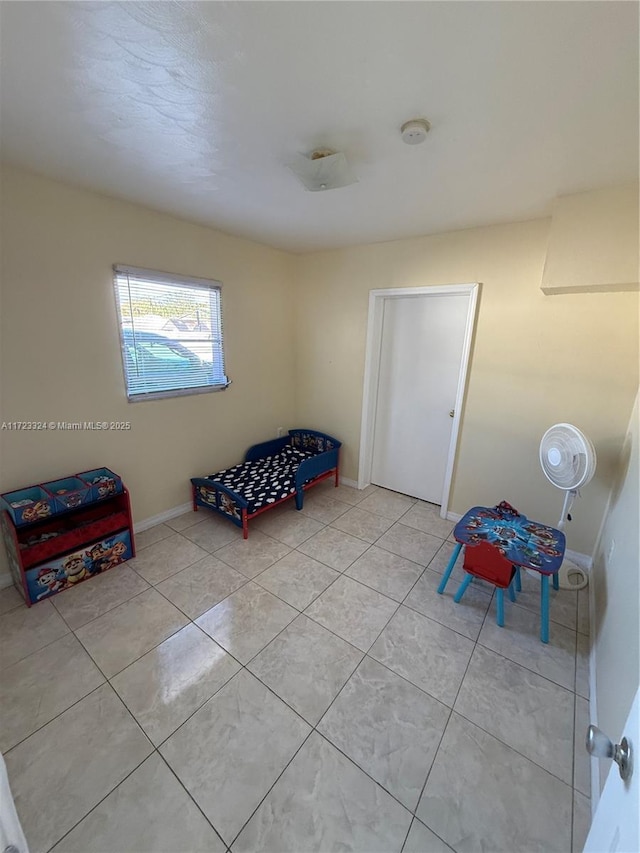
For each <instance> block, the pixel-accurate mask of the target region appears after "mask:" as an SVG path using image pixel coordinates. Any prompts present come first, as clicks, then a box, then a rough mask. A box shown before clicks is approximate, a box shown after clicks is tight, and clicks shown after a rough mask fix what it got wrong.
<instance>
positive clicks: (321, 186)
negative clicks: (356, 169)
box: [288, 148, 358, 192]
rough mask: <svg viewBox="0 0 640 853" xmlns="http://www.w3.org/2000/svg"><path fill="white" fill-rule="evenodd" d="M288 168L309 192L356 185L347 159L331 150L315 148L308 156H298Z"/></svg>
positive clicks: (355, 179)
mask: <svg viewBox="0 0 640 853" xmlns="http://www.w3.org/2000/svg"><path fill="white" fill-rule="evenodd" d="M288 165H289V168H290V169H291V171H292V172H293V173H294V175H295V176H296V177H297V178H298V180H299V181H300V182H301V183H302V184H303V185H304V186H305V188H306V189H308V190H310V191H311V192H321V191H322V190H335V189H338V188H339V187H348V186H349V185H350V184H355V183H357V181H358V179H357V178H356V176H355V175H354V174H353V172H352V170H351V167H350V166H349V163H348V161H347V158H346V157H345V155H344V154H342V153H341V152H336V151H332V150H331V148H316V149H315V150H314V151H312V152H311V153H310V154H298V156H297V158H296V160H295V161H294V162H293V163H289V164H288Z"/></svg>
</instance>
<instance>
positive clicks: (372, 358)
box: [358, 282, 480, 518]
mask: <svg viewBox="0 0 640 853" xmlns="http://www.w3.org/2000/svg"><path fill="white" fill-rule="evenodd" d="M479 291H480V285H479V283H478V282H474V283H471V284H447V285H438V286H434V287H394V288H385V289H380V290H370V291H369V320H368V325H367V347H366V353H365V365H364V389H363V396H362V422H361V427H360V458H359V464H358V488H359V489H364V488H365V487H366V486H368V485H369V484H370V482H371V466H372V461H373V435H374V428H375V414H376V405H377V396H378V381H379V374H380V351H381V347H382V320H383V315H384V301H385V299H399V298H401V297H406V296H413V297H421V298H426V299H428V298H429V297H430V296H441V295H443V294H451V293H463V294H468V296H469V302H468V308H467V320H466V329H465V335H464V344H463V347H462V358H461V360H460V371H459V374H458V388H457V391H456V401H455V406H454V409H455V411H454V416H453V425H452V428H451V441H450V442H449V452H448V455H447V465H446V472H445V478H444V488H443V492H442V504H441V509H440V515H441V517H442V518H446V517H447V511H448V508H449V495H450V491H451V480H452V477H453V466H454V463H455V458H456V451H457V447H458V433H459V431H460V419H461V415H462V406H463V402H464V395H465V391H466V387H467V378H468V372H469V358H470V355H471V342H472V340H473V333H474V329H475V323H476V314H477V305H478V295H479Z"/></svg>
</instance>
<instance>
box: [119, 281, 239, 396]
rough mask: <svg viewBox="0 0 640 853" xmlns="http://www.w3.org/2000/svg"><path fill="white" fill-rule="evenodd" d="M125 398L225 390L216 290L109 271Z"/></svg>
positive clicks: (196, 283) (201, 283) (211, 286)
mask: <svg viewBox="0 0 640 853" xmlns="http://www.w3.org/2000/svg"><path fill="white" fill-rule="evenodd" d="M114 273H115V277H114V280H115V291H116V303H117V306H118V317H119V319H120V338H121V344H122V364H123V367H124V376H125V382H126V386H127V399H128V400H130V401H135V400H155V399H157V398H159V397H174V396H177V395H181V394H198V393H202V392H204V391H220V390H222V389H223V388H227V387H228V385H229V380H228V379H227V376H226V374H225V370H224V352H223V346H222V308H221V296H220V294H221V285H220V283H219V282H216V281H206V280H205V279H198V278H196V279H192V278H183V277H181V276H176V275H171V274H169V273H161V272H154V271H153V270H143V269H136V268H135V267H121V266H115V267H114Z"/></svg>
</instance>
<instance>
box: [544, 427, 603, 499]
mask: <svg viewBox="0 0 640 853" xmlns="http://www.w3.org/2000/svg"><path fill="white" fill-rule="evenodd" d="M540 465H541V466H542V470H543V472H544V474H545V476H546V478H547V479H548V480H549V482H550V483H552V484H553V485H554V486H556V487H557V488H559V489H566V490H572V491H575V490H576V489H579V488H581V487H582V486H584V485H586V484H587V483H588V482H589V480H591V478H592V477H593V475H594V473H595V470H596V451H595V448H594V446H593V444H592V443H591V441H590V440H589V439H588V438H587V436H586V435H585V434H584V433H583V432H581V431H580V430H579V429H578V428H577V427H575V426H573V424H555V425H554V426H552V427H550V428H549V429H548V430H547V431H546V432H545V434H544V435H543V436H542V440H541V442H540Z"/></svg>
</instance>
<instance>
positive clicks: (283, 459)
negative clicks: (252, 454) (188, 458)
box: [205, 445, 317, 515]
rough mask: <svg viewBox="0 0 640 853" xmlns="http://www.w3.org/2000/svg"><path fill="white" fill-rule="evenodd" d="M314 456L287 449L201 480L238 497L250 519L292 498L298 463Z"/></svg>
mask: <svg viewBox="0 0 640 853" xmlns="http://www.w3.org/2000/svg"><path fill="white" fill-rule="evenodd" d="M316 452H317V451H316V450H303V449H300V448H297V447H291V446H290V445H288V446H286V447H284V448H283V449H282V450H281V451H280V453H277V454H275V455H274V456H266V457H265V458H264V459H257V460H255V461H253V462H242V463H241V464H240V465H234V466H233V468H227V469H225V470H224V471H218V472H216V473H215V474H209V475H208V476H207V477H205V479H207V480H215V481H217V482H219V483H222V484H223V485H224V486H226V487H227V488H229V489H233V491H234V492H238V494H240V495H242V497H243V498H245V499H246V500H247V502H248V504H249V506H248V513H249V515H251V514H252V513H254V512H256V511H257V510H259V509H261V508H262V507H264V506H267V505H268V504H274V503H276V502H277V501H279V500H282V499H283V498H287V497H289V496H290V495H292V494H293V493H294V492H295V490H296V471H297V470H298V468H299V466H300V463H301V462H303V461H304V460H305V459H309V458H310V457H311V456H315V455H316Z"/></svg>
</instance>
